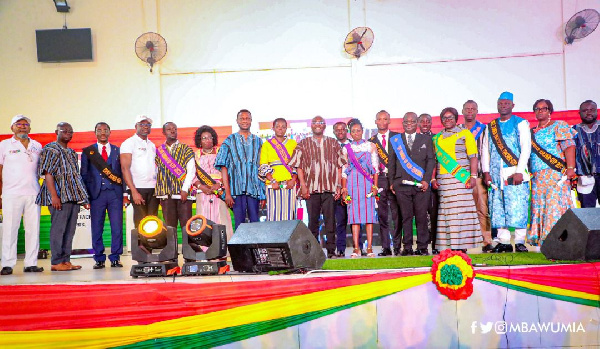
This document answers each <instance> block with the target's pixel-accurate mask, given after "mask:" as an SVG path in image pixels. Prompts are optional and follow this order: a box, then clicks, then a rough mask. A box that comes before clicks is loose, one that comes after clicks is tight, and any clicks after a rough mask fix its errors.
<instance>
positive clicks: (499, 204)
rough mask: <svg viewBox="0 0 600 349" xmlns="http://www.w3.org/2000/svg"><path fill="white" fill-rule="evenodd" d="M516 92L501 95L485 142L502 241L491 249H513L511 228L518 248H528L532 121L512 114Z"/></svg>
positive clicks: (485, 163) (492, 203) (484, 163)
mask: <svg viewBox="0 0 600 349" xmlns="http://www.w3.org/2000/svg"><path fill="white" fill-rule="evenodd" d="M514 106H515V105H514V103H513V94H512V93H510V92H503V93H502V94H501V95H500V97H499V98H498V112H499V113H500V117H499V118H497V119H494V120H492V121H491V122H490V124H489V126H488V128H487V130H486V132H487V133H488V134H487V137H486V140H487V144H485V143H484V144H483V146H482V154H481V167H482V171H483V176H484V181H485V183H486V184H487V186H488V187H490V188H491V190H490V193H489V196H488V201H489V210H490V216H491V223H492V228H496V229H498V237H497V239H498V244H497V245H496V247H495V248H494V249H493V250H492V251H491V252H494V253H498V252H513V247H512V245H511V244H510V237H511V234H510V230H509V228H512V229H514V231H515V249H516V250H517V252H527V248H526V247H525V236H526V230H527V220H528V214H529V203H530V201H529V200H530V190H529V178H530V176H529V173H528V172H527V163H528V161H529V156H530V154H531V133H530V131H529V122H527V120H525V119H523V118H520V117H518V116H516V115H513V114H512V110H513V108H514Z"/></svg>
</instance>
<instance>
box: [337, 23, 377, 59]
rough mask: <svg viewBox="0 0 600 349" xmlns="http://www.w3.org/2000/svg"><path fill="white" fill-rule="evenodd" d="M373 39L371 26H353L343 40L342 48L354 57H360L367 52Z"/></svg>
mask: <svg viewBox="0 0 600 349" xmlns="http://www.w3.org/2000/svg"><path fill="white" fill-rule="evenodd" d="M374 39H375V35H374V34H373V31H372V30H371V28H369V27H358V28H354V29H352V31H351V32H350V33H348V35H347V36H346V40H345V41H344V50H345V51H346V52H347V53H348V54H350V55H352V56H354V57H356V58H360V56H362V55H363V54H365V52H367V51H368V50H369V49H370V48H371V45H373V40H374Z"/></svg>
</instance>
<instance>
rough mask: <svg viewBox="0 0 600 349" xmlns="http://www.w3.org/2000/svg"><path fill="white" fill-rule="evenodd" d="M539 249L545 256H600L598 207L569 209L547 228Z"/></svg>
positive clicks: (579, 258) (590, 258)
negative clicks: (550, 228)
mask: <svg viewBox="0 0 600 349" xmlns="http://www.w3.org/2000/svg"><path fill="white" fill-rule="evenodd" d="M541 251H542V253H543V254H544V256H546V258H548V259H556V260H592V259H600V208H575V209H569V210H568V211H567V212H565V214H563V215H562V217H560V219H559V220H558V222H556V224H555V225H554V227H553V228H552V230H550V233H549V234H548V236H546V240H544V244H543V245H542V248H541Z"/></svg>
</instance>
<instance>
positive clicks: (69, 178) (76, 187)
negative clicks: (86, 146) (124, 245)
mask: <svg viewBox="0 0 600 349" xmlns="http://www.w3.org/2000/svg"><path fill="white" fill-rule="evenodd" d="M55 132H56V136H57V137H56V142H52V143H49V144H46V146H45V147H44V148H43V149H42V153H41V155H40V162H39V164H38V176H44V183H43V184H42V187H41V189H40V192H39V194H38V196H37V199H36V201H35V202H36V204H38V205H44V206H48V210H49V211H50V215H51V219H52V225H51V226H50V249H51V251H52V259H51V261H52V268H51V270H52V271H69V270H78V269H81V266H80V265H73V264H71V250H72V247H73V246H72V245H73V237H74V236H75V228H76V227H77V216H78V215H79V206H80V205H85V206H86V207H88V206H89V205H88V196H87V191H86V189H85V185H84V184H83V179H82V178H81V175H80V174H79V164H78V163H77V153H76V152H75V151H74V150H73V149H71V148H69V147H68V146H69V142H70V141H71V139H72V138H73V128H72V127H71V125H70V124H68V123H66V122H61V123H59V124H58V125H56V131H55Z"/></svg>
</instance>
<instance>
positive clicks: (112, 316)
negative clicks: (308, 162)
mask: <svg viewBox="0 0 600 349" xmlns="http://www.w3.org/2000/svg"><path fill="white" fill-rule="evenodd" d="M392 258H411V257H392ZM73 262H74V263H75V264H81V265H82V266H83V269H82V270H79V271H72V272H50V271H49V269H50V265H49V260H41V261H40V266H43V267H44V268H45V269H46V271H45V272H43V273H39V274H34V273H23V272H22V261H19V262H18V264H17V267H16V269H15V274H14V275H11V276H2V277H0V284H1V286H0V308H1V309H2V314H3V316H1V317H0V346H2V347H61V348H64V347H78V348H79V347H86V348H88V347H98V348H101V347H102V348H104V347H115V346H127V347H161V348H166V347H169V348H170V347H209V346H217V347H219V346H222V347H227V348H257V347H265V348H321V347H323V348H350V347H364V348H374V347H382V348H396V347H416V348H431V347H437V348H459V347H471V348H496V347H503V348H504V347H510V348H515V347H544V348H545V347H573V346H575V347H594V346H599V345H600V306H599V304H600V296H599V294H600V284H599V283H600V281H599V280H600V277H599V271H600V263H584V264H574V265H550V266H535V267H532V266H512V267H487V268H486V267H474V268H472V269H473V275H472V276H473V277H472V280H471V281H469V280H466V281H467V286H469V285H472V292H471V293H470V294H468V293H469V292H467V293H464V294H463V296H465V295H466V294H468V296H466V299H462V300H451V299H449V298H448V297H447V296H446V295H443V294H442V293H441V292H440V291H438V288H436V284H434V283H433V282H432V274H431V271H430V270H431V268H413V269H402V270H370V271H352V272H349V271H326V270H322V271H315V272H311V273H308V274H303V275H272V276H271V275H268V274H260V275H254V274H240V273H237V272H230V273H228V274H226V275H218V276H201V277H181V276H177V277H165V278H138V279H133V278H131V277H130V276H129V269H130V267H131V259H130V257H129V256H123V258H122V262H123V264H124V268H110V267H108V268H106V269H103V270H93V269H92V266H93V264H94V262H93V260H92V259H91V258H79V259H74V260H73ZM181 262H182V261H181ZM443 263H444V262H442V263H437V264H436V263H435V262H434V265H438V267H440V268H441V266H442V264H443ZM438 281H439V280H438ZM463 284H464V282H463ZM467 286H464V287H463V286H460V287H459V291H460V289H461V288H462V289H467V288H468V287H467ZM467 291H468V290H467ZM504 326H505V327H504Z"/></svg>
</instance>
